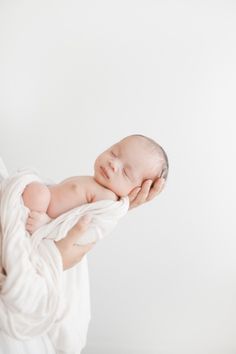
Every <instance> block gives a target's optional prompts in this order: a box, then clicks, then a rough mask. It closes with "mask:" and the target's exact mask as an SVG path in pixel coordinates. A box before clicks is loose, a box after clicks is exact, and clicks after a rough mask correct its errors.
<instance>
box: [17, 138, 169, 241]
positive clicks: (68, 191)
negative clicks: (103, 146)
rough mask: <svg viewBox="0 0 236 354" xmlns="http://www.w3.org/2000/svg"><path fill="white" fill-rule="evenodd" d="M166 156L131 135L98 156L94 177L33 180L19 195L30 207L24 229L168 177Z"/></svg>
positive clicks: (150, 142) (157, 147)
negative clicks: (53, 181) (52, 182)
mask: <svg viewBox="0 0 236 354" xmlns="http://www.w3.org/2000/svg"><path fill="white" fill-rule="evenodd" d="M168 169H169V163H168V158H167V155H166V153H165V151H164V150H163V148H162V147H161V146H160V145H159V144H157V143H156V142H155V141H154V140H152V139H150V138H148V137H146V136H143V135H130V136H127V137H125V138H124V139H122V140H121V141H119V142H118V143H116V144H115V145H113V146H111V147H110V148H109V149H108V150H106V151H104V152H103V153H102V154H101V155H99V156H98V157H97V159H96V161H95V164H94V176H75V177H70V178H67V179H65V180H64V181H62V182H60V183H58V184H55V185H48V186H47V185H45V184H42V183H40V182H32V183H30V184H28V185H27V186H26V188H25V189H24V192H23V194H22V198H23V201H24V204H25V206H27V207H28V208H29V209H30V211H31V212H30V213H29V216H28V219H27V222H26V230H27V231H28V232H29V233H31V234H32V233H33V232H34V231H36V230H37V229H38V228H39V227H40V226H42V225H43V224H45V223H48V222H49V221H50V220H51V219H52V218H57V217H58V216H59V215H61V214H63V213H65V212H67V211H69V210H71V209H73V208H76V207H78V206H80V205H82V204H86V203H92V202H96V201H99V200H103V199H111V200H114V201H116V200H118V199H119V198H120V197H124V196H127V195H128V194H129V193H130V192H131V191H132V190H133V189H134V188H136V187H138V186H141V185H142V183H143V182H144V180H146V179H151V180H153V182H154V181H155V180H156V179H157V178H160V177H162V178H164V179H165V180H166V179H167V175H168Z"/></svg>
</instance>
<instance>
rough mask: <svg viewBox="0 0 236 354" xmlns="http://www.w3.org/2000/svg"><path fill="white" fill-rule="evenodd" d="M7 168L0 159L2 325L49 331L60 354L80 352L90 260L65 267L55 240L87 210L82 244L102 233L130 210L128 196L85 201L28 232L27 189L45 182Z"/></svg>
mask: <svg viewBox="0 0 236 354" xmlns="http://www.w3.org/2000/svg"><path fill="white" fill-rule="evenodd" d="M6 172H7V171H6V168H5V166H4V164H3V163H2V162H1V161H0V176H2V181H1V183H0V202H1V204H0V217H1V230H0V233H1V235H0V236H1V241H2V244H1V259H0V260H1V264H2V266H3V268H4V270H5V271H6V274H7V276H6V275H4V274H2V275H1V278H0V329H1V330H3V331H4V332H5V333H6V334H7V335H8V336H11V337H14V338H16V339H18V340H27V339H30V338H32V337H35V336H40V335H43V334H45V333H47V334H48V336H49V338H50V340H51V341H52V343H53V346H54V347H55V349H56V352H57V353H58V354H59V353H60V354H79V353H80V352H81V350H82V349H83V347H84V346H85V344H86V337H87V330H88V324H89V321H90V317H91V314H90V290H89V275H88V267H87V259H86V257H84V258H83V259H82V261H81V262H80V263H79V264H78V265H77V266H75V267H73V268H71V269H69V270H67V271H65V272H63V269H62V262H61V257H60V254H59V251H58V249H57V247H56V246H55V244H54V240H59V239H62V238H64V237H65V236H66V234H67V232H68V231H69V230H70V229H71V227H72V226H73V225H74V224H76V223H77V221H78V220H79V218H80V217H81V216H83V215H85V214H87V213H89V214H90V215H91V216H92V222H91V226H90V228H89V230H88V232H86V234H85V235H84V236H82V237H81V239H80V244H86V243H88V242H94V241H97V240H99V239H101V238H103V237H104V236H106V235H107V234H108V233H109V232H110V231H111V230H112V229H113V228H114V226H115V225H116V223H117V221H118V220H119V219H120V218H121V217H122V216H124V215H125V214H126V212H127V210H128V207H129V202H128V198H122V199H121V200H119V201H117V202H114V201H111V200H104V201H99V202H96V203H91V204H85V205H82V206H80V207H78V208H75V209H72V210H71V211H68V212H67V213H64V214H63V215H61V216H59V217H58V218H57V219H54V220H53V221H51V222H50V223H49V224H47V225H44V226H42V227H41V228H40V229H38V230H37V231H36V232H35V233H34V234H33V235H32V236H29V234H28V232H27V231H26V230H25V221H26V218H27V215H28V211H29V210H28V209H27V208H26V207H25V206H24V204H23V200H22V197H21V196H22V192H23V190H24V188H25V186H26V185H27V184H29V183H31V182H32V181H41V182H43V181H42V180H41V178H40V177H39V176H38V175H37V174H35V173H34V172H32V171H30V170H22V171H19V172H17V173H16V174H14V175H12V176H10V177H9V176H7V173H6ZM1 264H0V265H1Z"/></svg>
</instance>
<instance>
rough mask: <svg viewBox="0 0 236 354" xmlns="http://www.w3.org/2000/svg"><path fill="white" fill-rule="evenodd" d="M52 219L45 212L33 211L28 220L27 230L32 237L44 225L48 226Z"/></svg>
mask: <svg viewBox="0 0 236 354" xmlns="http://www.w3.org/2000/svg"><path fill="white" fill-rule="evenodd" d="M51 220H52V219H51V218H50V217H49V216H48V215H47V214H46V213H44V212H40V211H31V212H30V213H29V215H28V218H27V220H26V227H25V228H26V230H27V231H28V232H29V233H30V234H31V235H32V234H33V233H34V232H35V231H36V230H37V229H38V228H40V227H41V226H42V225H45V224H47V223H48V222H49V221H51Z"/></svg>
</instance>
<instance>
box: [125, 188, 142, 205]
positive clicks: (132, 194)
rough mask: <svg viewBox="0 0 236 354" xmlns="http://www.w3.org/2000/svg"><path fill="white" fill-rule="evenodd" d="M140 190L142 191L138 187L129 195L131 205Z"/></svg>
mask: <svg viewBox="0 0 236 354" xmlns="http://www.w3.org/2000/svg"><path fill="white" fill-rule="evenodd" d="M140 190H141V187H136V188H134V189H133V190H132V191H131V192H130V193H129V195H128V197H129V202H130V203H132V201H133V200H134V199H135V198H136V197H137V195H138V193H139V191H140Z"/></svg>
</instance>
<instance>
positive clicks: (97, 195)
mask: <svg viewBox="0 0 236 354" xmlns="http://www.w3.org/2000/svg"><path fill="white" fill-rule="evenodd" d="M90 183H91V188H92V193H93V198H92V201H93V202H97V201H99V200H105V199H109V200H118V197H117V195H116V194H115V193H114V192H112V191H111V190H110V189H107V188H105V187H103V186H102V185H101V184H99V183H97V182H96V181H95V179H94V178H93V177H91V181H90Z"/></svg>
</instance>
